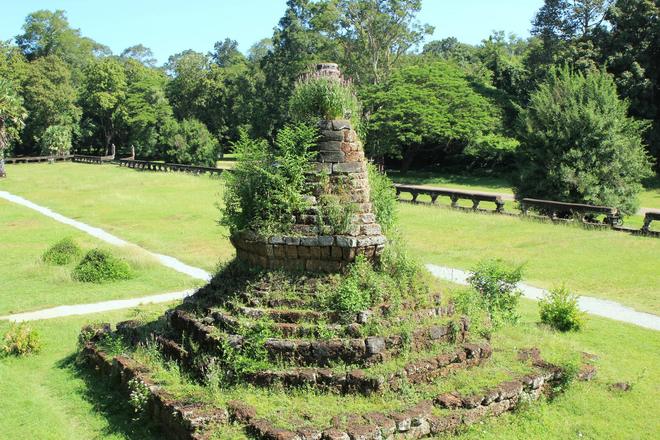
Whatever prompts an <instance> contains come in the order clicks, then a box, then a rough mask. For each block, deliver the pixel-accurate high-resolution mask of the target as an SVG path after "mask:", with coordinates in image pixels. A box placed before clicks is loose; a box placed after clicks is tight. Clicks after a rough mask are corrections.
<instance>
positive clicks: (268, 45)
mask: <svg viewBox="0 0 660 440" xmlns="http://www.w3.org/2000/svg"><path fill="white" fill-rule="evenodd" d="M272 50H273V40H271V39H270V38H262V39H261V40H259V41H257V42H256V43H254V44H253V45H252V47H250V50H249V51H248V61H250V62H253V63H257V64H259V63H260V62H261V60H262V59H263V58H264V57H265V56H266V55H268V52H270V51H272Z"/></svg>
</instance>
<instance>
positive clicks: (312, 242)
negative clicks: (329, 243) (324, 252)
mask: <svg viewBox="0 0 660 440" xmlns="http://www.w3.org/2000/svg"><path fill="white" fill-rule="evenodd" d="M300 244H301V245H302V246H318V245H319V237H316V236H314V237H301V238H300Z"/></svg>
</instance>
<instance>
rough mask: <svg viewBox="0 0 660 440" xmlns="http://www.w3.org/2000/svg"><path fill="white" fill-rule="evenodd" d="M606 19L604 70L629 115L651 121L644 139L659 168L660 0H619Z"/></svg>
mask: <svg viewBox="0 0 660 440" xmlns="http://www.w3.org/2000/svg"><path fill="white" fill-rule="evenodd" d="M607 19H608V21H609V22H610V23H611V26H612V29H611V32H610V35H609V38H608V42H607V47H606V49H605V50H606V52H607V69H608V71H610V72H611V73H613V74H614V78H615V81H616V83H617V87H618V90H619V93H620V94H621V95H622V96H623V97H624V98H627V99H629V100H630V103H631V106H630V113H631V115H633V116H635V117H638V118H643V119H648V120H651V121H653V128H652V129H651V130H649V132H648V133H647V136H646V140H647V143H648V145H649V150H650V152H651V154H652V155H653V156H654V157H655V160H656V167H657V168H658V169H660V1H659V0H618V1H617V2H616V3H615V4H614V6H613V7H612V8H611V9H610V11H609V12H608V14H607Z"/></svg>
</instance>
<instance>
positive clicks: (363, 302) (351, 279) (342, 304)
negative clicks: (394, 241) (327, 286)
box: [329, 256, 382, 315]
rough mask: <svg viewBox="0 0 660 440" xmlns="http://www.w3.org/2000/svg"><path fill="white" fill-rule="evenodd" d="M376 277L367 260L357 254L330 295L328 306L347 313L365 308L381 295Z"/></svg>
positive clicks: (353, 312)
mask: <svg viewBox="0 0 660 440" xmlns="http://www.w3.org/2000/svg"><path fill="white" fill-rule="evenodd" d="M377 278H378V275H377V274H376V273H375V271H374V268H373V266H372V265H371V263H370V262H369V260H367V259H366V258H365V257H364V256H358V257H357V258H356V259H355V262H354V263H353V264H352V265H351V267H350V269H349V271H348V273H347V274H346V276H344V277H343V278H342V279H341V282H340V283H339V285H338V286H337V288H336V290H335V292H334V295H333V296H332V297H331V299H330V301H331V304H329V306H330V308H332V309H334V310H337V311H338V312H341V313H344V314H347V315H354V314H356V313H358V312H361V311H363V310H367V309H368V308H370V307H371V306H372V305H373V304H374V303H375V302H377V301H378V300H379V299H380V298H381V297H382V295H381V291H380V289H379V284H380V283H379V282H378V279H377Z"/></svg>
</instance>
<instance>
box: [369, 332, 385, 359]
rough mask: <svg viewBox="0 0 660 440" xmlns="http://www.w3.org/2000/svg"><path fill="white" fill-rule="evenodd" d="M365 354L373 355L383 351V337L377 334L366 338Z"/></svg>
mask: <svg viewBox="0 0 660 440" xmlns="http://www.w3.org/2000/svg"><path fill="white" fill-rule="evenodd" d="M365 345H366V347H367V354H368V355H369V356H373V355H375V354H378V353H382V352H383V351H385V339H384V338H381V337H377V336H371V337H369V338H367V339H366V341H365Z"/></svg>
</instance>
